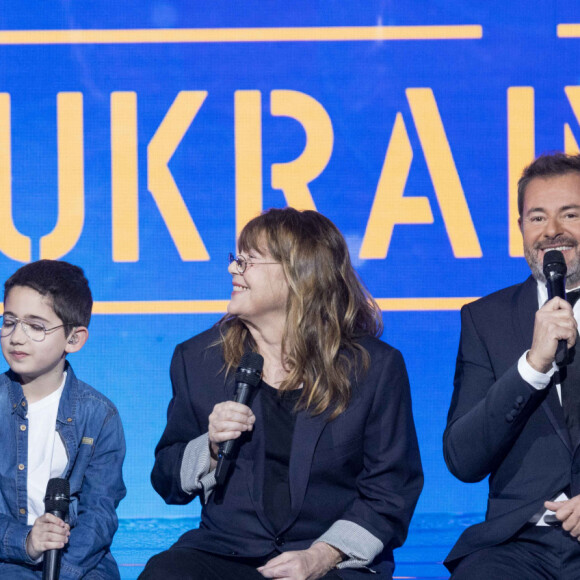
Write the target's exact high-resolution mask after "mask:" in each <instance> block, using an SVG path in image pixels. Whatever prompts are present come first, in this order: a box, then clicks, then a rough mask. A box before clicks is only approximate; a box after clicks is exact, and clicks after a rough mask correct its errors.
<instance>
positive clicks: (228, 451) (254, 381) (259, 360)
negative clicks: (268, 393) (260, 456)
mask: <svg viewBox="0 0 580 580" xmlns="http://www.w3.org/2000/svg"><path fill="white" fill-rule="evenodd" d="M263 366H264V357H263V356H262V355H261V354H258V353H257V352H247V353H245V354H244V356H242V360H241V361H240V366H238V370H237V371H236V394H235V396H234V401H235V402H236V403H241V404H242V405H247V404H248V402H249V401H250V397H251V395H252V391H253V390H254V388H255V387H257V386H258V384H259V382H260V380H261V379H262V367H263ZM239 444H240V439H239V437H238V438H237V439H230V440H229V441H224V442H223V443H220V445H219V451H218V462H217V467H216V470H215V480H216V485H217V486H218V487H220V486H222V485H223V484H224V483H225V481H226V478H227V475H228V471H229V469H230V464H231V462H232V459H233V457H234V456H235V454H236V452H237V448H238V446H239Z"/></svg>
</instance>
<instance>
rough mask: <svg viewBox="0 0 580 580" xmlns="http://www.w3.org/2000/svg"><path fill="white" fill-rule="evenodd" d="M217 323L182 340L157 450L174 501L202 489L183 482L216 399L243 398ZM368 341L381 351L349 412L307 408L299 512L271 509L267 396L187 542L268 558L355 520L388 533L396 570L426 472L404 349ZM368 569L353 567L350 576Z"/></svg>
mask: <svg viewBox="0 0 580 580" xmlns="http://www.w3.org/2000/svg"><path fill="white" fill-rule="evenodd" d="M218 336H219V334H218V331H217V329H215V328H213V329H210V330H209V331H206V332H204V333H202V334H200V335H198V336H196V337H194V338H192V339H190V340H188V341H187V342H185V343H183V344H180V345H178V346H177V348H176V350H175V353H174V356H173V361H172V363H171V379H172V385H173V398H172V400H171V402H170V404H169V410H168V415H167V427H166V428H165V432H164V433H163V436H162V437H161V440H160V442H159V444H158V446H157V449H156V461H155V466H154V468H153V473H152V476H151V479H152V482H153V486H154V487H155V489H156V490H157V492H158V493H159V494H160V495H161V496H162V497H163V498H164V499H165V501H166V502H167V503H173V504H186V503H188V502H190V501H191V500H192V499H193V498H194V497H195V496H194V495H189V494H187V493H186V492H184V491H183V489H182V488H181V485H180V468H181V460H182V457H183V452H184V449H185V446H186V445H187V443H188V442H189V441H191V440H192V439H195V438H196V437H199V436H200V435H203V434H204V433H206V432H207V430H208V417H209V415H210V413H211V411H212V409H213V407H214V405H215V404H216V403H219V402H222V401H226V400H230V399H232V398H233V395H234V390H235V384H234V379H233V376H232V375H233V373H230V376H228V377H227V378H226V377H225V374H224V368H223V366H224V361H223V357H222V354H221V348H220V347H219V346H218V347H215V346H214V347H212V346H209V345H211V344H212V343H213V342H215V340H216V339H217V338H218ZM360 342H361V344H362V345H363V346H364V347H365V348H366V349H367V351H368V352H369V354H370V356H371V366H370V369H369V371H368V373H367V374H366V375H365V376H364V378H361V379H360V380H356V379H354V380H353V396H352V400H351V404H350V405H349V407H348V409H347V410H346V411H345V412H344V413H342V414H341V415H340V416H339V417H337V418H336V419H334V420H333V421H328V418H327V416H326V415H320V416H316V417H311V416H309V415H308V414H307V413H305V412H299V413H298V414H297V418H296V425H295V429H294V437H293V441H292V449H291V456H290V468H289V469H290V472H289V478H290V490H291V514H290V517H289V518H288V521H287V522H286V523H285V525H284V526H283V528H282V529H278V530H276V529H273V527H272V524H271V523H270V521H269V519H268V517H267V516H266V514H265V513H264V508H263V501H262V489H263V478H264V434H263V429H262V421H261V417H262V409H261V396H260V392H259V389H258V392H257V395H256V397H255V399H254V400H253V402H252V410H253V412H254V414H255V415H256V423H255V427H254V430H253V431H252V432H251V433H249V434H245V435H244V436H243V440H242V443H241V446H240V451H239V456H238V458H237V461H236V463H235V469H234V470H233V471H232V472H231V473H230V477H229V480H228V483H227V486H226V489H225V492H224V494H223V498H222V503H217V502H216V494H215V493H213V494H211V495H210V497H209V500H208V502H207V503H206V504H205V505H203V508H202V516H201V525H200V527H199V529H197V530H192V531H190V532H187V533H186V534H184V536H182V537H181V538H180V540H179V542H178V544H179V545H187V546H191V547H196V548H200V549H203V550H206V551H209V552H213V553H219V554H233V555H234V554H235V555H240V556H254V557H261V556H266V555H267V554H270V553H271V552H272V551H274V550H280V551H286V550H301V549H306V548H308V547H310V545H311V543H312V542H313V541H314V540H315V539H316V538H318V537H319V536H320V535H322V534H323V533H324V532H325V531H326V530H327V529H328V528H329V527H330V526H331V525H332V524H333V523H334V522H335V521H336V520H339V519H341V520H350V521H351V522H354V523H356V524H358V525H359V526H362V527H363V528H365V529H366V530H368V531H369V532H370V533H371V534H373V535H374V536H376V537H377V538H379V539H380V540H381V541H382V542H383V544H384V546H385V550H384V552H383V554H382V555H381V556H380V557H379V558H377V560H376V561H375V564H376V566H375V565H373V568H377V569H378V570H379V571H382V573H383V576H381V577H389V578H390V577H391V574H392V570H393V564H392V550H393V548H395V547H397V546H400V545H401V544H402V543H403V541H404V540H405V537H406V534H407V529H408V526H409V521H410V519H411V515H412V513H413V510H414V508H415V504H416V502H417V499H418V497H419V493H420V491H421V488H422V483H423V476H422V471H421V464H420V459H419V449H418V446H417V439H416V435H415V427H414V424H413V417H412V413H411V399H410V393H409V384H408V379H407V372H406V369H405V364H404V361H403V358H402V357H401V354H400V353H399V352H398V351H397V350H395V349H393V348H391V347H390V346H388V345H386V344H385V343H383V342H381V341H379V340H377V339H374V338H370V337H367V338H364V339H362V340H361V341H360ZM362 573H363V572H361V571H355V570H350V571H345V572H344V577H345V578H357V577H358V576H359V575H360V574H362Z"/></svg>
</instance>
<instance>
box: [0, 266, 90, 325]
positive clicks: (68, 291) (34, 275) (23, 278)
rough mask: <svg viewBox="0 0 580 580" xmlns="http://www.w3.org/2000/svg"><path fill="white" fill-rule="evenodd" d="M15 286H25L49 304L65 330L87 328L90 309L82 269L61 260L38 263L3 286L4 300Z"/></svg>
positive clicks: (88, 293) (11, 277) (24, 269)
mask: <svg viewBox="0 0 580 580" xmlns="http://www.w3.org/2000/svg"><path fill="white" fill-rule="evenodd" d="M14 286H28V287H29V288H32V289H33V290H36V291H37V292H38V293H39V294H42V295H43V296H48V297H50V299H51V300H52V308H53V310H54V312H55V314H56V315H57V316H58V317H59V318H60V319H61V320H62V322H63V324H66V325H67V326H88V325H89V322H90V320H91V310H92V309H93V296H92V294H91V290H90V288H89V282H88V280H87V279H86V278H85V274H84V272H83V270H82V269H81V268H79V267H78V266H74V265H73V264H69V263H68V262H63V261H60V260H39V261H38V262H32V263H30V264H26V266H22V268H19V269H18V270H16V272H14V274H12V276H10V278H8V280H6V282H5V283H4V300H5V301H6V298H7V296H8V294H9V292H10V290H12V288H14Z"/></svg>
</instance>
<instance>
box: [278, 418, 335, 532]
mask: <svg viewBox="0 0 580 580" xmlns="http://www.w3.org/2000/svg"><path fill="white" fill-rule="evenodd" d="M326 419H327V414H326V413H322V414H321V415H317V416H316V417H312V416H309V415H308V414H307V413H306V412H304V411H300V412H299V413H298V415H297V416H296V424H295V426H294V436H293V437H292V450H291V451H290V467H289V479H290V501H291V509H290V511H291V516H290V519H289V521H288V522H287V525H286V526H285V527H288V526H290V525H291V523H292V522H293V521H294V520H295V519H296V518H297V517H298V514H299V513H300V510H301V509H302V504H303V503H304V497H305V495H306V488H307V487H308V479H309V477H310V469H311V467H312V459H313V457H314V451H315V449H316V445H317V444H318V440H319V438H320V435H321V434H322V431H323V429H324V427H325V426H326V425H327V420H326Z"/></svg>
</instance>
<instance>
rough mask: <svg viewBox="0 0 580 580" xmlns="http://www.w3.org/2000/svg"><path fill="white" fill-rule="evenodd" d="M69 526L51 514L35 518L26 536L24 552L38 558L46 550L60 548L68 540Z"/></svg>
mask: <svg viewBox="0 0 580 580" xmlns="http://www.w3.org/2000/svg"><path fill="white" fill-rule="evenodd" d="M69 536H70V526H69V525H68V524H65V523H64V522H63V521H62V520H61V519H60V518H57V517H56V516H53V515H52V514H44V515H42V516H40V517H39V518H36V521H35V522H34V525H33V526H32V530H30V533H29V534H28V537H27V538H26V552H27V553H28V555H29V556H30V558H31V559H32V560H38V558H40V556H41V555H42V554H43V552H46V550H60V549H61V548H64V545H65V544H66V543H67V542H68V538H69Z"/></svg>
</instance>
